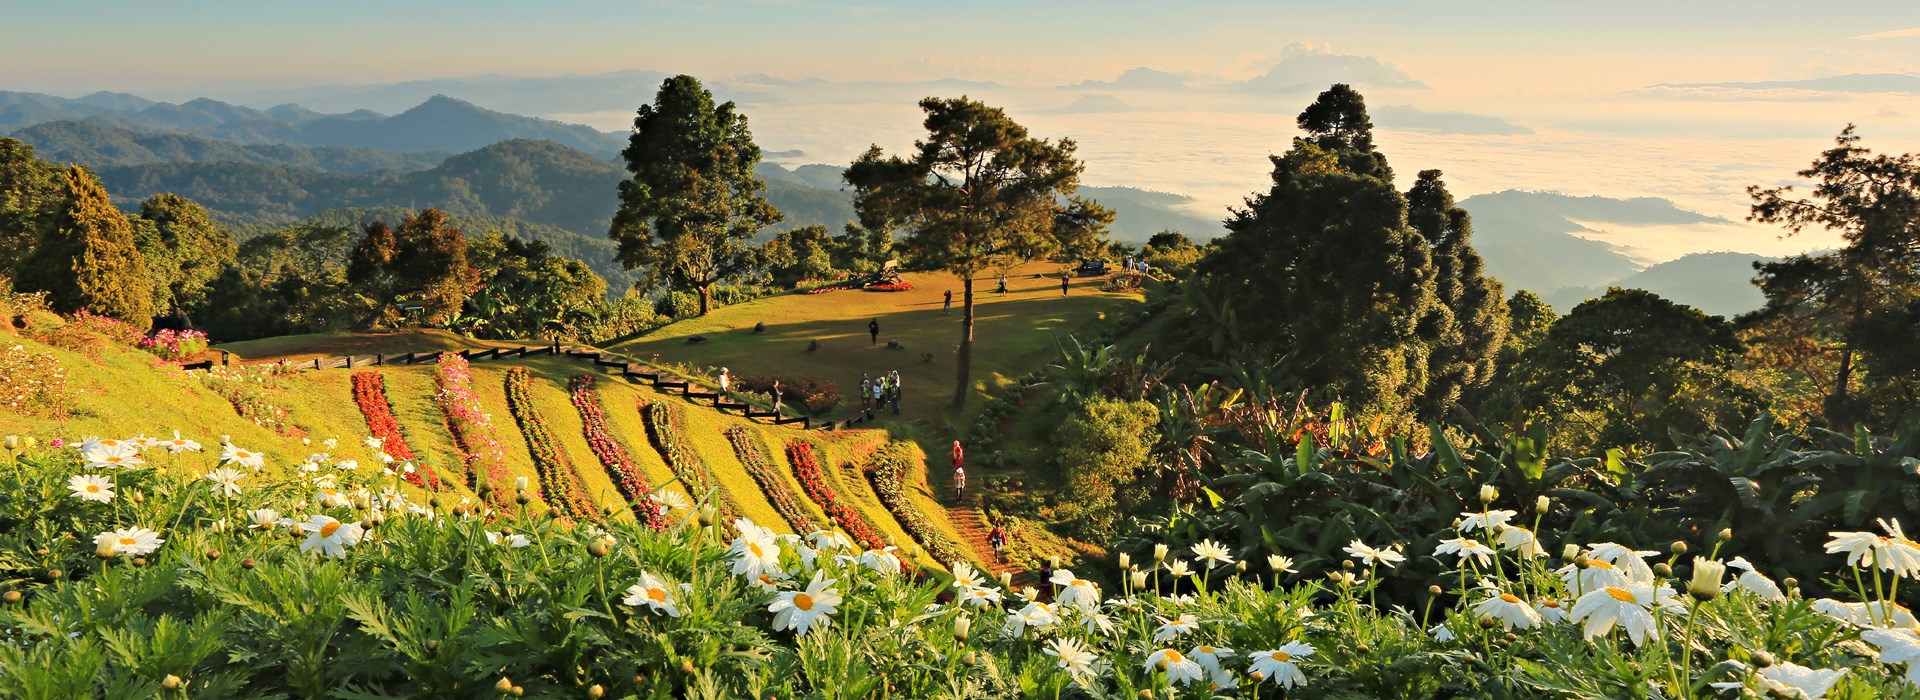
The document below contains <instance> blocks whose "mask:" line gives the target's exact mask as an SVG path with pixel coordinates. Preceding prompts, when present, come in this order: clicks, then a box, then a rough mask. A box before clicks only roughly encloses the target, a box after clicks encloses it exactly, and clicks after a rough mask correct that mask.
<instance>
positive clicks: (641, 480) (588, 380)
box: [567, 374, 667, 530]
mask: <svg viewBox="0 0 1920 700" xmlns="http://www.w3.org/2000/svg"><path fill="white" fill-rule="evenodd" d="M567 394H568V397H569V398H570V399H571V400H572V401H573V408H574V410H576V411H579V412H580V425H581V430H582V431H583V432H584V433H585V434H586V438H587V446H588V447H590V448H592V449H593V454H594V456H596V457H599V458H600V464H601V465H602V466H604V467H606V468H607V473H608V475H610V476H612V477H613V485H614V487H615V488H618V489H620V495H621V496H623V497H625V498H626V499H627V503H628V504H629V505H630V506H632V508H633V516H634V517H635V518H637V519H639V520H640V522H642V523H645V524H646V525H647V526H648V527H651V528H653V529H655V530H659V529H662V528H665V527H666V526H667V519H666V514H665V513H662V512H661V511H660V509H659V508H658V507H656V506H654V505H653V504H652V503H650V502H648V501H647V496H648V495H650V494H652V493H653V490H652V489H651V488H649V487H648V486H647V477H646V475H645V474H643V473H641V471H640V465H638V464H634V463H633V459H632V458H631V457H629V456H628V454H627V446H626V445H622V444H620V439H619V438H617V437H614V435H613V431H612V430H610V429H608V428H607V412H606V410H605V409H603V408H601V405H600V396H599V395H598V394H596V393H594V391H593V375H591V374H582V375H580V376H578V377H574V378H573V379H572V380H570V381H568V382H567Z"/></svg>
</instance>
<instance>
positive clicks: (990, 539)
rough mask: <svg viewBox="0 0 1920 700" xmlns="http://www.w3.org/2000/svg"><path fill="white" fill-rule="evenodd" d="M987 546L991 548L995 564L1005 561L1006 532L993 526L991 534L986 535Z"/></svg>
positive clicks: (1004, 529) (997, 526)
mask: <svg viewBox="0 0 1920 700" xmlns="http://www.w3.org/2000/svg"><path fill="white" fill-rule="evenodd" d="M987 544H988V545H990V546H992V547H993V561H994V563H996V564H999V563H1004V562H1006V560H1007V556H1006V552H1005V550H1006V548H1007V530H1006V528H1003V527H1000V526H999V525H994V526H993V532H989V533H987Z"/></svg>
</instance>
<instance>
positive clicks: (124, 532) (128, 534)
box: [93, 527, 166, 557]
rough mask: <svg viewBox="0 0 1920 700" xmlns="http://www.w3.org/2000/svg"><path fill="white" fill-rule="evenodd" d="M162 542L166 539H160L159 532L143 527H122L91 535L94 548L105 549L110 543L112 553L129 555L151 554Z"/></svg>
mask: <svg viewBox="0 0 1920 700" xmlns="http://www.w3.org/2000/svg"><path fill="white" fill-rule="evenodd" d="M164 543H166V540H163V539H160V533H158V532H154V531H152V530H148V529H146V528H144V527H124V528H120V529H118V530H114V531H112V532H102V533H100V534H98V535H94V537H93V544H94V545H95V547H96V548H100V549H105V546H106V545H110V546H111V547H112V548H113V553H114V554H119V555H124V556H130V557H139V556H146V555H148V554H152V553H153V550H156V549H159V548H160V545H162V544H164Z"/></svg>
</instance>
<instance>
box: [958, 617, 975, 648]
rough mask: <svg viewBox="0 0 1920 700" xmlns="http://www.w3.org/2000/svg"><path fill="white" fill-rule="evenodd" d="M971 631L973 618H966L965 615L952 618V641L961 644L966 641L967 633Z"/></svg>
mask: <svg viewBox="0 0 1920 700" xmlns="http://www.w3.org/2000/svg"><path fill="white" fill-rule="evenodd" d="M972 629H973V618H970V617H967V616H965V615H962V616H960V617H956V618H953V638H954V639H957V640H960V641H962V642H964V641H967V632H969V631H971V630H972Z"/></svg>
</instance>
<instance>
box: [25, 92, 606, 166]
mask: <svg viewBox="0 0 1920 700" xmlns="http://www.w3.org/2000/svg"><path fill="white" fill-rule="evenodd" d="M58 121H88V122H95V123H101V124H105V125H108V126H112V127H117V128H120V129H125V130H128V131H135V132H141V133H171V134H190V135H195V136H203V137H208V138H214V139H221V140H226V141H235V142H240V143H252V144H269V143H278V144H290V145H298V146H343V147H350V148H375V149H382V150H391V151H453V152H457V151H470V150H473V149H476V148H480V147H482V146H486V145H488V144H492V143H497V142H500V141H505V140H508V139H544V140H549V141H554V142H557V143H561V144H565V145H567V146H570V147H573V148H578V149H581V150H584V151H587V152H589V153H593V154H595V155H598V156H602V157H611V156H612V155H614V154H615V153H617V152H618V151H619V150H620V148H621V147H622V146H624V145H625V141H626V137H625V135H624V134H613V133H606V132H601V131H596V130H594V129H592V128H589V127H585V126H580V125H577V124H566V123H562V122H557V121H553V120H550V119H539V118H535V117H523V116H519V115H514V114H507V113H504V112H496V111H492V110H488V109H482V108H480V107H478V106H476V105H474V104H472V103H469V102H463V101H461V100H456V99H453V98H451V97H447V96H445V95H434V96H432V97H430V98H428V99H427V100H426V101H424V102H421V103H420V104H418V105H415V106H414V107H412V108H410V109H407V110H406V111H404V112H401V113H399V114H396V115H393V116H384V115H379V114H375V113H371V112H364V111H356V112H349V113H345V114H325V115H322V114H319V113H317V112H313V111H312V110H307V109H305V108H302V107H299V106H298V105H282V106H279V107H275V108H273V109H271V110H264V111H263V110H258V109H253V108H250V107H242V106H239V105H233V104H228V103H226V102H221V101H219V100H212V99H207V98H204V97H203V98H199V99H195V100H190V101H187V102H184V103H180V104H174V103H170V102H151V101H148V100H144V99H141V98H138V97H135V96H132V95H124V96H115V95H106V96H102V95H89V96H88V97H85V98H79V99H68V98H62V97H55V96H53V95H42V94H37V93H22V92H0V131H14V130H18V129H21V128H24V127H29V126H33V125H36V124H43V123H47V122H58Z"/></svg>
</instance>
